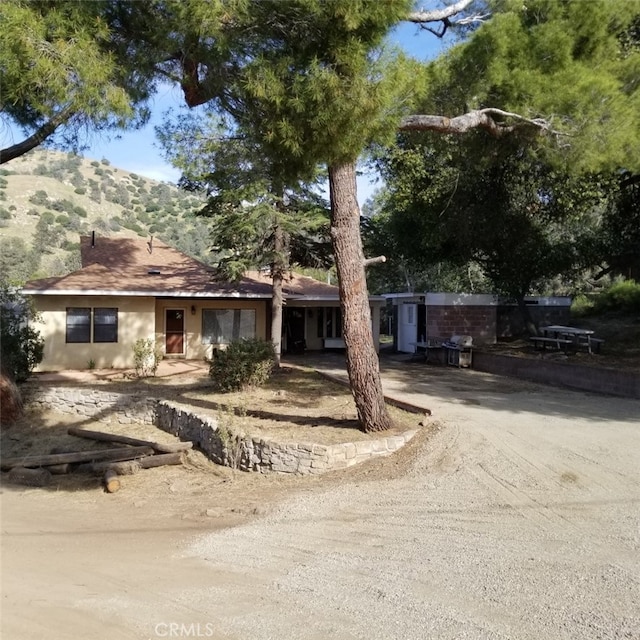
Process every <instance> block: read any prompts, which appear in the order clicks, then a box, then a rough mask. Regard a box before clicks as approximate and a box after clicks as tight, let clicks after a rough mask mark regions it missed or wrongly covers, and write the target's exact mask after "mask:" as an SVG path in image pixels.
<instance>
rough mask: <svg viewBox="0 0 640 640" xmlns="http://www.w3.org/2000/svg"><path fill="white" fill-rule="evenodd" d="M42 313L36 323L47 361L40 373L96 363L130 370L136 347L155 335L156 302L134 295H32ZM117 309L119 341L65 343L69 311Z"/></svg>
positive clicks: (39, 369)
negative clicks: (77, 308) (85, 308)
mask: <svg viewBox="0 0 640 640" xmlns="http://www.w3.org/2000/svg"><path fill="white" fill-rule="evenodd" d="M33 302H34V304H35V307H36V309H37V310H38V311H39V313H40V320H39V321H37V322H36V323H35V324H34V328H35V329H37V330H38V331H39V332H40V333H41V335H42V337H43V338H44V358H43V360H42V362H41V363H40V365H39V367H38V369H37V370H38V371H56V370H59V369H86V368H87V367H88V366H89V362H90V361H93V362H94V363H95V366H96V367H97V368H99V369H106V368H114V369H121V368H130V367H133V366H134V362H133V344H134V343H135V341H136V340H138V339H139V338H143V339H147V338H153V337H154V334H155V299H154V298H151V297H133V296H39V295H36V296H33ZM70 307H71V308H73V307H82V308H84V307H88V308H92V309H93V308H96V307H115V308H117V309H118V341H117V342H104V343H96V342H82V343H67V342H66V322H67V311H66V310H67V308H70Z"/></svg>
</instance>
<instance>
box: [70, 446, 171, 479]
mask: <svg viewBox="0 0 640 640" xmlns="http://www.w3.org/2000/svg"><path fill="white" fill-rule="evenodd" d="M176 464H182V453H180V452H179V451H176V452H175V453H163V454H160V455H155V456H146V457H145V458H140V459H139V460H128V461H122V462H112V461H110V460H106V461H104V462H93V463H91V462H89V463H87V464H82V465H80V466H79V467H78V469H77V470H78V471H80V472H83V471H84V472H87V473H95V474H96V475H101V474H103V473H104V472H105V471H115V472H116V473H117V474H118V475H119V476H132V475H134V474H136V473H138V471H140V469H151V468H153V467H163V466H165V465H176Z"/></svg>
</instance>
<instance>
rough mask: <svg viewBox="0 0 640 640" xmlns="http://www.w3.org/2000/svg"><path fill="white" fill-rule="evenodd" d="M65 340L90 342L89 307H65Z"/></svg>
mask: <svg viewBox="0 0 640 640" xmlns="http://www.w3.org/2000/svg"><path fill="white" fill-rule="evenodd" d="M66 339H67V342H91V309H90V308H88V307H68V308H67V331H66Z"/></svg>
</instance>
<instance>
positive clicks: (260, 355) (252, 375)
mask: <svg viewBox="0 0 640 640" xmlns="http://www.w3.org/2000/svg"><path fill="white" fill-rule="evenodd" d="M274 363H275V349H274V348H273V343H271V342H269V341H267V340H259V339H257V338H252V339H245V340H238V341H236V342H232V343H231V344H229V346H228V347H227V348H226V349H225V350H224V351H216V352H214V356H213V359H212V360H211V361H210V363H209V377H210V378H211V380H212V381H213V386H214V389H216V390H217V391H223V392H226V391H239V390H242V389H246V388H247V387H260V386H262V385H264V384H266V382H267V381H268V380H269V378H270V377H271V372H272V371H273V365H274Z"/></svg>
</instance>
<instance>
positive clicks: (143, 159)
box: [14, 23, 445, 205]
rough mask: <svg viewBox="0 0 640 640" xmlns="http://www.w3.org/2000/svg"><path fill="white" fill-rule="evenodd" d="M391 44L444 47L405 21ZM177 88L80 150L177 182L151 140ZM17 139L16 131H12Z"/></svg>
mask: <svg viewBox="0 0 640 640" xmlns="http://www.w3.org/2000/svg"><path fill="white" fill-rule="evenodd" d="M390 40H391V42H392V43H394V44H396V45H398V46H400V47H402V48H403V49H404V50H405V51H406V52H407V53H409V54H410V55H412V56H413V57H415V58H417V59H419V60H428V59H430V58H433V57H434V56H436V55H437V54H438V52H439V51H441V50H442V49H443V47H444V46H445V45H444V43H443V42H442V41H440V40H439V39H438V38H437V37H435V36H434V35H433V34H431V33H429V32H427V31H424V30H421V29H420V28H419V27H417V26H415V25H412V24H409V23H405V24H402V25H400V26H399V27H398V28H397V29H395V30H394V32H393V33H392V34H391V35H390ZM183 104H184V103H183V100H182V93H181V91H180V89H179V88H177V87H171V86H169V85H166V86H164V87H162V89H161V91H160V92H159V93H158V94H157V95H156V96H155V97H154V99H153V101H152V103H151V105H150V106H151V110H152V116H151V119H150V121H149V123H148V124H147V125H146V126H145V127H144V128H142V129H139V130H136V131H129V132H125V133H122V134H120V135H119V137H117V138H116V137H115V136H114V135H113V134H110V135H111V137H108V136H107V134H91V135H90V137H89V139H88V140H87V144H88V145H89V148H88V149H86V150H85V151H84V152H83V155H84V157H86V158H89V159H91V160H101V159H103V158H106V159H107V160H109V162H110V163H111V164H112V165H113V166H115V167H117V168H119V169H124V170H127V171H131V172H133V173H137V174H140V175H143V176H146V177H149V178H152V179H154V180H161V181H168V182H177V180H178V178H179V177H180V173H179V171H177V170H176V169H175V168H174V167H172V166H171V165H170V164H169V163H168V162H167V161H166V160H165V159H164V157H163V154H162V150H161V148H160V146H159V144H158V143H157V142H156V140H155V132H154V127H155V126H156V125H158V124H160V123H161V122H162V120H163V114H165V113H166V111H167V110H168V109H174V110H177V109H178V108H180V107H181V106H182V105H183ZM14 137H15V138H16V139H20V138H19V135H18V134H14ZM375 179H376V176H375V175H363V176H361V177H360V178H359V180H358V199H359V201H360V204H361V205H362V204H363V203H364V202H365V201H366V200H367V199H368V198H369V197H370V196H371V194H372V193H373V192H374V190H375V189H376V185H375V184H374V183H375Z"/></svg>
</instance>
